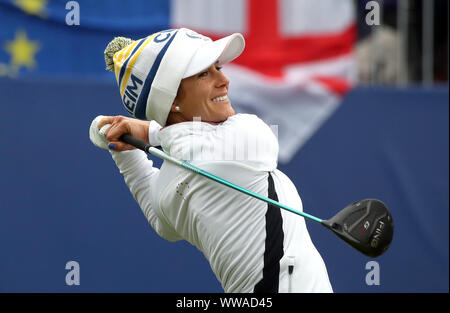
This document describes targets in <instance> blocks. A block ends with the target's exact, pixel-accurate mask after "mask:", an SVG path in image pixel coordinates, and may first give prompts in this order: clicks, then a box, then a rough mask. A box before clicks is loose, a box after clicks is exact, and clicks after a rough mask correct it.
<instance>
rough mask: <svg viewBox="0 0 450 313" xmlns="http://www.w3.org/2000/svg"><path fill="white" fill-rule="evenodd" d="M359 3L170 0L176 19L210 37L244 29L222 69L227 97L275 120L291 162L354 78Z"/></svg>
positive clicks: (283, 157) (333, 0) (344, 0)
mask: <svg viewBox="0 0 450 313" xmlns="http://www.w3.org/2000/svg"><path fill="white" fill-rule="evenodd" d="M354 9H355V8H354V5H353V0H339V1H336V0H314V1H311V0H214V1H211V0H172V9H171V10H172V12H171V15H172V16H171V21H172V25H173V26H174V27H181V26H183V27H188V28H191V29H194V30H196V31H198V32H200V33H202V34H204V35H206V36H208V37H211V38H212V39H213V40H215V39H218V38H221V37H223V36H225V35H228V34H231V33H234V32H239V33H242V34H243V35H244V37H245V41H246V48H245V50H244V52H243V53H242V55H241V56H240V57H239V58H237V59H236V60H235V61H234V62H233V63H232V64H230V65H227V66H226V67H225V68H224V73H225V74H226V75H227V76H228V78H229V79H230V91H229V97H230V99H231V102H232V103H233V106H234V107H235V109H236V111H237V112H243V113H254V114H257V115H258V116H259V117H260V118H262V119H263V120H265V121H266V123H268V124H269V125H276V126H277V127H278V139H279V143H280V155H279V159H280V161H281V162H288V161H289V160H290V159H291V158H292V156H293V155H294V154H295V153H296V151H298V149H299V148H300V147H301V146H302V145H303V144H304V143H305V142H306V141H307V140H308V139H309V138H310V137H311V136H312V135H313V133H314V132H315V131H316V130H317V129H318V128H319V127H320V126H321V125H322V123H323V122H324V121H326V119H327V118H328V117H329V116H330V115H331V114H332V113H333V112H334V111H335V109H336V108H337V107H338V105H339V103H340V102H341V100H342V95H343V94H344V93H345V92H346V91H348V90H349V89H350V88H351V86H352V85H353V83H354V78H355V66H354V57H353V49H354V45H355V41H356V23H355V12H354Z"/></svg>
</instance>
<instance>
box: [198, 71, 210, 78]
mask: <svg viewBox="0 0 450 313" xmlns="http://www.w3.org/2000/svg"><path fill="white" fill-rule="evenodd" d="M206 75H208V71H203V72H201V73H200V74H198V77H205V76H206Z"/></svg>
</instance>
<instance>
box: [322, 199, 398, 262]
mask: <svg viewBox="0 0 450 313" xmlns="http://www.w3.org/2000/svg"><path fill="white" fill-rule="evenodd" d="M322 225H323V226H325V227H326V228H328V229H330V230H331V231H332V232H334V233H335V234H336V235H337V236H338V237H339V238H341V239H342V240H344V241H345V242H347V243H348V244H349V245H351V246H352V247H354V248H355V249H356V250H358V251H360V252H362V253H363V254H365V255H367V256H369V257H377V256H380V255H381V254H383V253H384V252H385V251H386V250H387V248H388V247H389V245H390V243H391V241H392V237H393V235H394V221H393V219H392V215H391V213H390V212H389V210H388V208H387V207H386V205H385V204H384V203H383V202H381V201H380V200H377V199H364V200H360V201H357V202H354V203H352V204H350V205H348V206H347V207H345V208H344V209H342V210H341V211H340V212H339V213H337V214H336V215H335V216H333V217H332V218H330V219H328V220H324V221H322Z"/></svg>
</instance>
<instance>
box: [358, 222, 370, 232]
mask: <svg viewBox="0 0 450 313" xmlns="http://www.w3.org/2000/svg"><path fill="white" fill-rule="evenodd" d="M369 226H370V222H369V221H365V223H364V225H363V227H362V228H361V232H360V234H362V233H363V232H365V231H366V230H367V228H369Z"/></svg>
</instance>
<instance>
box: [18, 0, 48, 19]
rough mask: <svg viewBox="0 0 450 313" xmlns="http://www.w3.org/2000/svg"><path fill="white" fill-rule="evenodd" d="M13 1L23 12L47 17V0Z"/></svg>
mask: <svg viewBox="0 0 450 313" xmlns="http://www.w3.org/2000/svg"><path fill="white" fill-rule="evenodd" d="M13 3H14V4H15V5H16V6H17V7H19V8H21V9H22V10H23V11H24V12H25V13H27V14H30V15H36V16H39V17H41V18H45V17H47V11H46V7H45V6H46V5H47V0H14V1H13Z"/></svg>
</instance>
